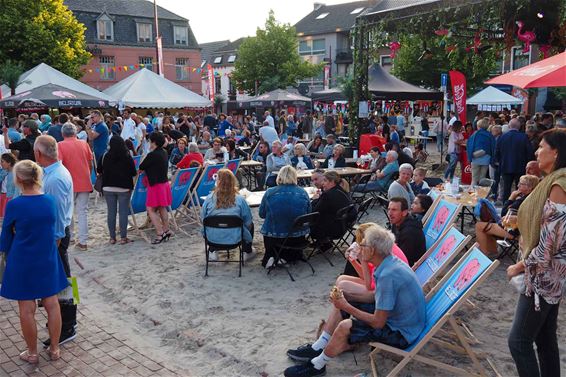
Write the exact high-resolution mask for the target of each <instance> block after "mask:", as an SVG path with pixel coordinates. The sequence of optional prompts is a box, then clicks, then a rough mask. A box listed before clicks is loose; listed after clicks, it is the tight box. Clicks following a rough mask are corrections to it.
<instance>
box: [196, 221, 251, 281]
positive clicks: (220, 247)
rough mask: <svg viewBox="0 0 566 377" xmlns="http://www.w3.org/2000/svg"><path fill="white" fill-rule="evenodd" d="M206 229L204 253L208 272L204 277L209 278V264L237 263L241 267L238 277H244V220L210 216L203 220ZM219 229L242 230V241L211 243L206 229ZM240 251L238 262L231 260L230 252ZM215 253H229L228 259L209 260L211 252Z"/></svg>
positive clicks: (206, 271)
mask: <svg viewBox="0 0 566 377" xmlns="http://www.w3.org/2000/svg"><path fill="white" fill-rule="evenodd" d="M202 224H203V227H204V251H205V253H206V270H205V273H204V276H208V262H237V263H238V265H239V273H238V277H241V276H242V266H243V265H244V249H243V247H242V243H243V242H244V220H242V219H241V218H240V217H238V216H208V217H205V218H204V219H203V220H202ZM207 227H208V228H217V229H235V228H240V231H241V233H240V240H239V241H238V242H237V243H234V244H221V243H215V242H210V241H209V240H208V237H207V235H206V228H207ZM236 248H237V249H239V254H240V257H239V259H238V260H231V259H230V250H234V249H236ZM211 249H212V250H213V251H227V252H228V255H227V259H225V260H217V261H211V260H210V259H209V252H210V250H211Z"/></svg>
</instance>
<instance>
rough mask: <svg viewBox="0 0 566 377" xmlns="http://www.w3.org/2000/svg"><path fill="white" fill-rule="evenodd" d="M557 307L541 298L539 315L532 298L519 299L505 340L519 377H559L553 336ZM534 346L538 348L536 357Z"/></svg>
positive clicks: (556, 351)
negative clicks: (507, 337)
mask: <svg viewBox="0 0 566 377" xmlns="http://www.w3.org/2000/svg"><path fill="white" fill-rule="evenodd" d="M559 305H560V304H554V305H553V304H548V303H547V302H546V301H544V299H543V298H542V297H541V298H540V311H538V312H537V311H536V310H535V303H534V297H527V296H525V295H521V296H520V297H519V302H518V303H517V310H516V311H515V318H514V319H513V325H512V326H511V332H510V333H509V339H508V343H509V350H510V351H511V356H513V360H514V361H515V365H516V366H517V371H518V372H519V377H551V376H552V377H557V376H560V355H559V353H558V338H557V336H556V327H557V319H558V307H559ZM533 343H535V344H536V345H537V354H535V350H534V349H533ZM537 355H538V362H537Z"/></svg>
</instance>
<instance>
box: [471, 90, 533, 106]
mask: <svg viewBox="0 0 566 377" xmlns="http://www.w3.org/2000/svg"><path fill="white" fill-rule="evenodd" d="M466 103H467V104H468V105H521V104H522V103H523V100H522V99H519V98H516V97H513V96H512V95H510V94H507V93H505V92H503V91H501V90H499V89H497V88H494V87H493V86H488V87H487V88H485V89H483V90H482V91H481V92H479V93H477V94H476V95H475V96H473V97H472V98H468V100H467V101H466Z"/></svg>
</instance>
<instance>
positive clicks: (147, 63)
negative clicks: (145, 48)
mask: <svg viewBox="0 0 566 377" xmlns="http://www.w3.org/2000/svg"><path fill="white" fill-rule="evenodd" d="M138 64H139V65H142V64H143V65H144V67H145V68H147V69H149V70H150V71H153V58H152V57H151V56H140V57H139V59H138Z"/></svg>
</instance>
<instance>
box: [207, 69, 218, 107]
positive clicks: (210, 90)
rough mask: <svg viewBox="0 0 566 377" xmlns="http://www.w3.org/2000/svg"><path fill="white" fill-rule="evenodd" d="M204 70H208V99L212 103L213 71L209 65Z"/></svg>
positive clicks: (214, 85)
mask: <svg viewBox="0 0 566 377" xmlns="http://www.w3.org/2000/svg"><path fill="white" fill-rule="evenodd" d="M206 68H207V69H208V98H209V99H210V100H211V101H214V88H216V83H215V82H214V70H213V69H212V66H211V65H210V64H208V65H207V66H206Z"/></svg>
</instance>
